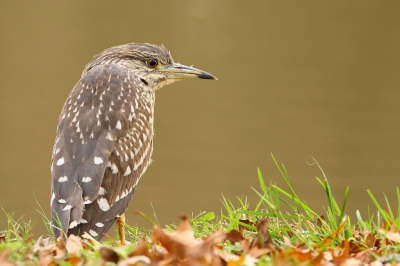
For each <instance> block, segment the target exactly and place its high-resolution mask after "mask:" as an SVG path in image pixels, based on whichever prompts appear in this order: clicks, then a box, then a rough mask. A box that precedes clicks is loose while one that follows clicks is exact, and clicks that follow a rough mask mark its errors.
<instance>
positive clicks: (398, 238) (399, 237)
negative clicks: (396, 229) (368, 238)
mask: <svg viewBox="0 0 400 266" xmlns="http://www.w3.org/2000/svg"><path fill="white" fill-rule="evenodd" d="M379 233H381V234H383V235H385V236H386V238H387V239H389V240H390V241H393V242H396V243H400V234H399V233H393V232H391V231H389V232H386V231H385V230H384V229H379Z"/></svg>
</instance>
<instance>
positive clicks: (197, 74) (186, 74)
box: [159, 63, 218, 80]
mask: <svg viewBox="0 0 400 266" xmlns="http://www.w3.org/2000/svg"><path fill="white" fill-rule="evenodd" d="M159 71H162V72H165V73H167V74H168V77H169V78H172V79H190V78H200V79H214V80H218V79H217V78H216V77H214V76H213V75H211V74H210V73H207V72H205V71H203V70H200V69H197V68H194V67H190V66H185V65H181V64H179V63H173V64H172V65H164V66H160V67H159Z"/></svg>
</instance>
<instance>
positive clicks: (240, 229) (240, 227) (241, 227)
mask: <svg viewBox="0 0 400 266" xmlns="http://www.w3.org/2000/svg"><path fill="white" fill-rule="evenodd" d="M239 222H241V223H244V224H248V225H250V226H254V223H253V222H252V221H250V220H247V219H245V220H239ZM243 230H248V228H247V227H244V226H243V225H240V224H239V231H241V232H243Z"/></svg>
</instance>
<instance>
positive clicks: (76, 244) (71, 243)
mask: <svg viewBox="0 0 400 266" xmlns="http://www.w3.org/2000/svg"><path fill="white" fill-rule="evenodd" d="M65 248H66V249H67V252H68V253H69V254H73V253H77V252H78V251H79V250H81V249H83V244H82V240H81V239H80V238H79V237H77V236H75V235H70V236H69V237H68V239H67V244H66V245H65Z"/></svg>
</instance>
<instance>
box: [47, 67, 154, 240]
mask: <svg viewBox="0 0 400 266" xmlns="http://www.w3.org/2000/svg"><path fill="white" fill-rule="evenodd" d="M142 91H143V86H142V85H141V83H140V81H139V79H138V78H137V77H135V76H134V75H132V74H131V72H129V70H128V69H127V68H125V67H122V66H119V65H102V66H96V67H93V68H92V69H91V70H90V71H88V72H86V73H85V74H84V75H83V76H82V78H81V80H80V81H79V82H78V83H77V84H76V86H75V87H74V89H73V90H72V91H71V93H70V95H69V96H68V98H67V101H66V103H65V105H64V107H63V110H62V113H61V115H60V119H59V124H58V127H57V137H56V143H55V145H54V149H53V158H52V193H54V194H53V195H54V198H53V199H52V209H53V213H52V217H53V224H56V217H57V216H58V217H59V218H60V220H61V225H62V230H63V231H64V232H68V234H70V233H71V232H72V231H75V230H77V229H81V228H80V227H82V226H81V225H84V224H85V221H88V222H87V224H88V225H90V226H93V224H96V223H98V222H99V221H100V220H104V222H105V221H106V220H112V219H114V218H115V215H116V214H115V213H119V214H118V215H120V212H121V211H122V213H123V211H125V209H126V208H127V205H128V203H129V202H128V203H125V205H126V206H122V205H123V204H118V205H116V207H114V209H115V210H114V209H112V208H111V207H112V205H113V204H114V203H115V202H116V199H117V197H118V195H121V193H122V190H123V189H124V187H126V188H127V187H128V186H129V185H128V184H131V185H132V184H133V183H135V182H133V181H129V180H130V179H133V180H138V179H139V178H140V176H141V173H140V174H139V173H138V172H137V171H132V173H131V174H130V175H128V176H124V173H126V170H127V167H128V166H129V167H133V166H134V162H129V160H132V159H130V158H129V159H128V161H125V158H124V161H122V160H121V159H120V158H118V159H117V157H118V156H117V155H116V154H117V153H118V152H120V153H121V155H122V151H123V149H126V147H128V146H126V145H127V144H125V142H126V141H128V140H129V137H127V135H128V133H129V132H131V131H133V130H132V128H134V127H135V124H136V120H134V119H132V118H133V117H137V116H138V115H139V113H140V110H139V109H141V108H140V107H139V106H137V107H136V108H133V106H134V105H135V103H136V102H137V101H138V99H139V93H143V92H142ZM118 99H119V100H118ZM152 104H154V103H152ZM142 106H144V105H143V104H142ZM146 106H147V103H146ZM149 126H150V125H146V127H149ZM147 130H148V131H149V129H147ZM122 138H123V139H124V141H120V140H121V139H122ZM148 138H149V139H151V138H152V124H151V134H149V136H148ZM125 153H126V152H125ZM125 153H124V154H123V155H124V157H125ZM112 155H113V156H112ZM120 157H121V156H120ZM112 158H114V159H112ZM142 161H143V160H142ZM111 163H114V166H113V167H111V166H112V165H111ZM107 167H109V168H107ZM106 169H107V170H106ZM107 173H108V174H107ZM108 176H110V180H105V179H107V177H108ZM114 176H115V177H116V179H115V180H113V177H114ZM103 177H104V178H103ZM117 177H119V178H117ZM116 180H117V181H116ZM103 182H104V184H107V189H106V190H104V189H105V188H102V189H100V188H101V186H103V185H102V183H103ZM135 184H136V183H135ZM126 188H125V189H126ZM128 190H130V191H131V194H133V189H131V188H129V189H128ZM99 191H107V192H102V193H104V195H99ZM111 196H112V197H111ZM130 197H131V196H130ZM130 197H129V198H130ZM105 200H107V203H106V202H105ZM124 202H125V200H124ZM107 204H108V206H109V207H108V208H107ZM119 205H121V206H119ZM118 206H119V207H118ZM101 207H102V208H101ZM117 207H118V208H117ZM111 209H112V211H111V212H108V210H111ZM83 212H84V216H83V220H82V221H81V219H82V214H83ZM114 214H115V215H114ZM111 216H113V217H111ZM99 219H100V220H99ZM81 222H82V223H81ZM100 222H101V221H100ZM69 228H70V230H69V231H68V229H69ZM74 228H75V229H74ZM54 234H55V236H58V234H59V231H58V229H57V228H55V229H54Z"/></svg>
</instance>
